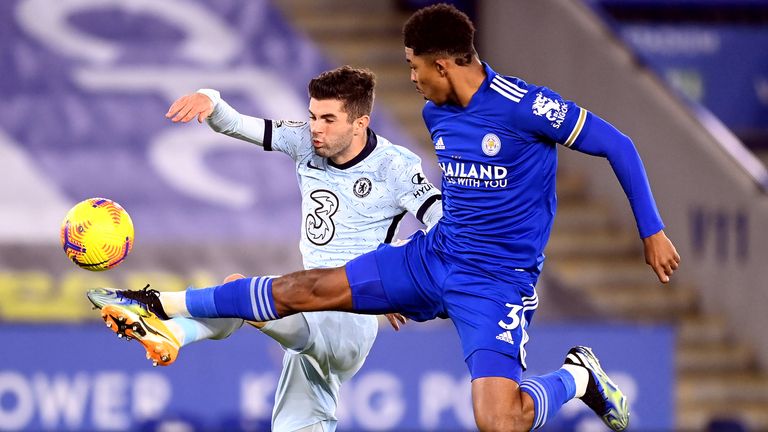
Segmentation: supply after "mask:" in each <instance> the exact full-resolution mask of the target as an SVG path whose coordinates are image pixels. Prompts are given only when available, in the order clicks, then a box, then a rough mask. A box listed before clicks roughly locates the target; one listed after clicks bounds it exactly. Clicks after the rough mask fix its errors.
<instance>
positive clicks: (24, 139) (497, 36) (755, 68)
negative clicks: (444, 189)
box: [0, 0, 768, 431]
mask: <svg viewBox="0 0 768 432" xmlns="http://www.w3.org/2000/svg"><path fill="white" fill-rule="evenodd" d="M428 3H430V2H428V1H418V0H400V1H384V0H377V1H369V2H359V1H354V0H274V1H272V2H270V1H267V0H252V1H236V0H199V1H193V0H164V1H151V0H128V1H118V0H67V1H65V0H57V1H51V0H6V1H3V2H0V47H1V48H0V77H1V78H2V79H0V94H1V95H2V98H3V104H2V105H0V181H1V182H2V188H0V430H184V431H186V430H254V431H255V430H268V427H269V417H270V410H271V400H272V392H273V390H274V386H275V381H276V377H277V374H278V373H279V368H280V365H281V361H280V359H281V352H280V349H279V347H277V345H276V344H274V343H272V342H271V341H270V340H268V339H267V338H265V337H263V336H262V335H259V334H258V333H257V332H256V331H250V330H247V329H246V330H244V331H241V332H239V333H238V334H236V335H235V336H233V337H232V338H230V339H228V340H226V341H223V342H218V341H217V342H205V343H201V344H197V345H193V346H190V347H189V348H188V349H187V348H185V350H184V351H183V352H182V355H181V356H180V359H179V361H178V362H177V363H176V364H174V365H173V366H171V367H169V368H158V369H153V368H151V367H150V364H149V363H148V362H147V361H145V360H144V358H143V354H142V350H141V348H139V346H138V345H136V344H134V343H130V344H119V343H118V340H117V339H116V338H114V336H113V334H112V333H111V332H109V331H107V330H106V329H104V328H103V323H102V322H101V320H100V319H99V318H98V316H97V314H96V313H95V312H94V311H91V310H90V309H89V306H88V304H87V301H86V300H85V297H84V295H83V294H84V291H85V290H86V289H88V288H91V287H95V286H105V285H106V286H120V287H128V288H134V289H136V288H141V287H143V286H144V284H145V283H146V282H150V283H152V285H153V286H154V287H156V288H159V289H164V290H177V289H183V288H184V287H186V286H188V285H194V286H202V285H209V284H211V283H213V282H215V281H217V280H219V279H221V278H222V277H223V276H225V275H226V274H228V273H230V272H235V271H237V272H245V273H253V274H265V273H266V274H274V273H281V272H288V271H291V270H296V269H299V268H300V265H301V264H300V263H301V261H300V258H299V255H298V248H297V245H298V227H299V194H298V191H297V187H296V181H295V174H294V173H293V166H292V163H291V161H290V160H289V159H288V158H285V157H283V156H282V155H279V154H278V155H275V154H267V153H262V152H261V150H260V149H257V148H255V147H254V146H251V145H248V144H246V143H242V142H237V141H235V140H231V139H227V138H224V137H221V136H218V135H216V134H214V133H212V132H211V131H209V130H207V128H206V127H205V126H200V125H185V126H180V125H172V124H171V123H170V122H169V121H167V120H166V119H165V118H164V117H163V114H164V113H165V111H166V109H167V107H168V105H169V104H170V102H171V101H172V100H173V99H175V98H176V97H178V96H180V95H182V94H185V93H188V92H191V91H194V90H196V89H197V88H201V87H211V88H216V89H218V90H220V91H221V92H222V95H223V96H224V97H225V98H226V99H227V100H228V101H229V102H230V103H231V104H232V105H233V106H235V107H236V108H238V109H239V110H240V111H241V112H244V113H248V114H254V115H258V116H262V117H268V118H278V119H303V118H305V113H306V91H305V86H306V83H307V82H308V80H309V79H310V78H311V77H312V76H314V75H316V74H317V73H319V72H321V71H322V70H325V69H327V68H330V67H334V66H337V65H340V64H352V65H355V66H366V67H369V68H371V69H372V70H373V71H374V72H376V73H377V75H378V92H377V93H378V95H377V96H378V97H377V104H376V114H375V116H374V117H375V121H374V129H375V130H377V132H378V133H380V134H382V135H384V136H387V137H389V138H390V139H391V140H392V141H394V142H397V143H400V144H403V145H406V146H408V147H410V148H412V149H418V150H417V151H418V152H419V153H420V154H421V155H422V156H423V158H424V160H425V167H426V168H427V169H428V174H429V175H430V176H431V177H432V179H433V181H437V180H438V175H439V172H438V171H437V170H436V169H435V164H434V157H433V155H432V153H431V148H430V146H431V143H430V142H429V137H428V136H427V133H426V130H425V128H424V126H423V124H422V121H421V115H420V108H421V105H422V101H421V100H420V98H419V97H418V95H417V94H416V92H414V91H413V89H412V86H411V84H410V83H409V81H408V71H407V68H406V66H405V64H404V60H403V54H402V46H401V38H400V29H401V27H402V24H403V23H404V21H405V19H406V18H407V16H408V14H409V13H410V11H411V10H413V9H414V8H417V7H419V6H422V5H424V4H428ZM454 3H455V4H457V6H459V7H462V8H464V10H466V11H467V12H468V13H470V15H472V16H473V18H474V19H475V21H476V23H477V24H478V27H479V29H480V33H479V35H478V48H479V51H480V55H481V58H483V59H484V60H486V61H489V62H490V63H491V64H492V65H493V66H494V67H495V68H496V70H499V71H503V72H504V73H507V74H511V75H516V76H519V77H521V78H523V79H526V80H528V81H530V82H534V83H538V84H545V85H548V86H550V87H552V88H554V89H555V90H557V91H559V92H560V93H561V94H563V95H564V96H566V97H568V98H569V99H573V100H575V101H577V102H578V103H579V104H580V105H582V106H584V107H586V108H588V109H590V110H592V111H594V112H596V113H599V114H601V115H602V116H603V117H605V118H606V119H608V120H609V121H611V122H613V123H614V124H616V125H617V126H618V127H619V128H620V129H621V130H623V131H624V132H625V133H627V134H628V135H630V136H631V137H632V138H633V139H634V141H635V143H636V145H637V147H638V148H639V150H640V153H641V155H642V156H643V158H644V161H645V163H646V168H647V170H648V172H649V175H650V178H651V182H652V186H653V190H654V193H655V195H656V198H657V201H658V203H659V206H660V209H661V212H662V216H663V217H664V219H665V222H666V223H667V229H666V230H667V233H668V235H669V236H670V238H672V239H673V240H674V241H675V243H676V246H677V247H678V250H679V251H680V253H681V255H682V257H683V262H682V267H681V270H680V271H679V272H678V273H676V274H675V278H674V281H673V282H672V283H671V284H670V285H669V286H661V285H660V284H658V283H657V282H656V281H655V277H654V276H653V274H652V273H651V271H650V270H649V269H648V268H647V267H646V266H645V264H644V260H643V257H642V248H641V243H640V242H639V240H638V238H637V234H636V230H635V228H634V224H633V220H632V217H631V214H630V212H629V208H628V206H627V205H626V199H625V197H624V195H623V193H622V191H621V190H620V188H619V186H618V183H617V182H616V180H615V179H614V177H613V174H612V173H611V171H610V168H609V167H608V165H607V164H606V163H605V161H603V160H596V159H592V158H589V157H585V156H582V155H576V154H574V153H573V152H570V151H568V150H563V151H561V172H560V176H559V184H558V187H559V191H558V192H559V200H560V208H559V214H558V217H557V222H556V226H555V229H554V231H553V234H552V238H551V241H550V244H549V247H548V250H547V253H548V256H549V259H548V262H547V269H546V271H545V272H544V275H543V278H542V282H541V284H540V286H539V287H538V292H539V295H540V297H541V299H542V300H541V304H542V306H541V307H540V308H539V311H538V313H537V321H536V323H535V325H534V326H533V332H532V342H531V343H530V344H529V348H530V351H531V352H530V360H529V364H531V365H532V367H533V368H534V369H533V370H532V372H540V371H544V370H547V369H551V368H555V367H557V365H558V364H559V363H560V362H561V360H562V359H561V356H562V355H563V353H565V352H566V350H567V349H568V347H570V346H571V345H573V344H577V343H579V344H591V345H592V346H593V347H594V348H595V349H596V351H597V352H598V354H600V355H601V358H602V359H603V362H604V364H605V365H606V367H607V369H608V370H609V372H611V373H613V374H615V376H616V377H617V381H619V384H620V385H621V386H622V387H623V388H624V389H625V390H626V391H627V393H629V394H630V396H631V402H632V409H633V418H632V425H633V429H634V430H643V431H646V430H649V431H650V430H659V431H661V430H768V375H766V371H768V369H767V368H768V333H766V332H765V329H766V328H768V314H766V313H765V310H766V306H765V305H766V304H768V298H767V297H768V294H767V293H768V290H766V277H765V276H766V271H765V263H766V262H768V230H766V229H765V228H764V225H763V224H764V223H765V221H766V220H768V217H767V216H768V199H767V198H766V190H767V188H768V175H766V170H765V168H764V164H763V162H761V158H762V160H763V161H764V160H767V159H768V157H766V156H765V155H766V154H768V50H766V48H765V47H766V46H768V26H767V24H768V2H765V1H757V0H730V1H726V0H666V1H663V0H621V1H620V0H583V1H582V0H538V1H532V0H515V1H511V0H482V1H477V2H473V1H470V0H467V1H456V2H454ZM95 196H103V197H108V198H111V199H114V200H116V201H118V202H119V203H121V204H122V205H123V206H124V207H125V208H126V209H127V210H128V211H129V212H130V214H131V216H132V218H133V220H134V224H135V226H136V244H135V247H134V250H133V252H132V253H131V255H130V256H129V257H128V259H127V260H126V262H125V263H123V264H122V265H121V266H120V267H118V268H117V269H115V270H112V271H109V272H105V273H89V272H86V271H84V270H80V269H78V268H76V267H75V266H73V265H72V264H71V263H70V262H68V261H67V260H66V258H65V256H64V254H63V253H62V251H61V248H60V247H59V244H58V241H59V240H58V229H59V224H60V222H61V219H62V218H63V217H64V215H65V213H66V211H67V210H68V209H69V208H70V207H71V206H72V205H73V204H75V203H76V202H78V201H80V200H82V199H84V198H88V197H95ZM415 226H416V225H415V222H413V221H411V222H410V224H409V225H408V226H405V227H403V228H402V229H401V236H402V235H404V234H407V233H408V232H409V231H410V230H412V229H413V228H414V227H415ZM408 327H409V328H408V329H407V330H406V331H404V332H401V333H400V334H395V333H394V332H392V331H390V330H388V328H386V327H385V326H384V327H382V329H381V332H380V336H379V340H378V341H377V344H376V345H375V347H374V351H373V352H372V354H371V356H370V358H369V361H368V363H367V364H366V366H365V367H364V368H363V370H362V371H361V372H360V373H359V374H358V376H357V377H356V378H355V379H354V380H353V381H352V382H351V383H348V384H347V385H346V387H344V389H343V392H342V400H341V407H340V412H339V416H340V420H341V422H340V430H398V431H402V430H413V431H416V430H439V431H446V430H471V429H472V428H473V421H472V413H471V407H470V403H469V391H468V390H469V387H468V384H467V382H468V377H467V373H466V371H465V368H464V365H463V362H462V360H461V358H460V350H459V347H458V341H457V339H456V337H455V335H454V331H453V328H452V326H451V325H450V323H448V322H432V323H427V324H410V325H409V326H408ZM548 430H577V431H589V430H602V426H601V424H600V423H599V422H598V421H597V420H596V419H595V418H594V416H592V415H591V414H590V413H588V412H586V411H585V409H584V408H583V407H582V406H581V405H580V404H578V403H570V404H568V405H567V406H566V408H565V409H564V410H563V411H562V412H561V413H560V415H559V416H558V417H557V419H556V421H555V422H553V423H551V424H549V425H548Z"/></svg>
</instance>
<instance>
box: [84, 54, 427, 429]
mask: <svg viewBox="0 0 768 432" xmlns="http://www.w3.org/2000/svg"><path fill="white" fill-rule="evenodd" d="M374 80H375V79H374V76H373V74H371V73H370V72H369V71H367V70H360V69H352V68H350V67H342V68H339V69H336V70H333V71H329V72H325V73H323V74H321V75H319V76H318V77H316V78H314V79H313V80H312V81H311V82H310V83H309V95H310V98H311V99H310V104H309V114H310V121H309V122H294V121H271V120H264V119H260V118H255V117H249V116H245V115H242V114H240V113H238V112H237V111H236V110H235V109H234V108H232V107H231V106H229V104H227V103H226V102H225V101H224V100H223V99H221V97H220V95H219V93H218V92H217V91H215V90H210V89H203V90H199V91H198V92H197V93H195V94H192V95H187V96H184V97H181V98H179V99H178V100H177V101H176V102H175V103H174V104H173V105H172V106H171V108H170V109H169V111H168V114H167V116H168V117H172V118H173V121H182V122H188V121H190V120H191V119H193V118H198V120H199V121H202V120H203V119H206V121H207V123H208V124H209V126H210V127H211V128H212V129H213V130H215V131H217V132H221V133H224V134H227V135H229V136H232V137H235V138H238V139H241V140H244V141H248V142H251V143H254V144H257V145H260V146H263V148H264V149H265V150H268V151H270V150H271V151H280V152H282V153H285V154H287V155H289V156H290V157H291V158H292V159H293V160H294V161H295V163H296V171H297V177H298V180H299V184H300V187H301V193H302V226H301V231H302V235H301V241H300V249H301V253H302V257H303V260H304V267H305V268H306V269H316V268H328V267H336V266H340V265H344V263H346V262H347V261H349V260H351V259H352V258H355V257H357V256H358V255H362V254H363V253H365V252H368V251H371V250H373V249H375V248H376V246H378V245H379V244H380V243H382V242H384V243H389V242H390V241H392V240H393V239H394V238H395V235H396V234H397V228H398V225H399V223H400V221H401V219H402V217H403V216H404V215H405V214H406V212H411V213H412V214H413V215H414V216H416V217H417V218H418V219H419V220H420V221H422V222H424V223H425V225H427V227H431V226H432V225H434V224H435V223H436V222H437V220H439V219H440V217H441V215H442V209H441V206H440V205H439V200H440V197H441V195H440V192H439V190H438V189H436V188H434V187H433V186H432V185H431V184H430V183H429V182H428V181H427V179H426V177H425V176H424V174H423V172H422V168H421V161H420V159H419V157H418V156H416V155H415V154H413V153H412V152H411V151H409V150H407V149H405V148H403V147H400V146H396V145H393V144H391V143H390V142H389V141H387V140H386V139H384V138H382V137H380V136H378V135H376V134H375V133H374V132H373V131H372V130H371V129H370V128H368V123H369V120H370V117H369V116H370V113H371V109H372V105H373V98H374V85H375V81H374ZM239 277H241V276H240V275H232V276H230V277H228V278H227V279H226V281H231V280H237V279H238V278H239ZM89 298H90V299H91V301H92V302H93V303H94V304H95V305H97V306H100V307H101V306H105V307H104V308H103V309H102V313H103V316H104V317H105V319H107V320H108V322H109V323H111V325H112V326H113V330H115V331H117V332H118V334H119V335H121V336H125V337H128V338H135V339H137V340H138V341H139V342H141V343H142V344H143V345H144V346H145V348H147V356H148V358H152V359H154V361H155V362H156V364H161V365H168V364H170V363H172V362H173V361H175V360H176V358H177V356H178V348H179V347H180V346H184V345H187V344H189V343H192V342H195V341H198V340H203V339H221V338H224V337H226V336H228V335H229V334H230V333H232V332H233V331H234V330H236V329H237V328H239V327H240V326H241V325H242V323H243V320H242V319H233V318H222V319H190V318H180V317H177V318H173V319H171V320H167V321H161V320H159V319H157V318H156V317H153V316H152V315H151V314H145V313H143V311H142V310H140V309H138V310H137V308H136V307H135V306H136V305H135V304H134V307H130V302H129V301H126V299H121V298H119V297H115V292H114V291H112V290H94V291H92V292H91V293H90V294H89ZM108 305H109V306H108ZM144 315H147V316H144ZM387 318H388V319H389V321H390V323H391V324H392V325H393V326H394V327H395V329H398V327H399V324H400V323H401V322H404V319H403V318H402V316H399V315H397V314H395V315H392V314H390V315H388V316H387ZM398 319H400V320H401V321H398ZM252 324H253V325H254V326H256V327H258V328H259V329H260V330H261V331H262V332H263V333H265V334H267V335H269V336H270V337H272V338H273V339H275V340H276V341H278V342H279V343H280V344H281V345H282V346H283V347H284V348H285V349H286V353H285V355H284V358H283V368H282V371H281V375H280V379H279V382H278V385H277V390H276V395H275V406H274V410H273V418H272V428H273V430H275V431H299V430H300V431H313V432H314V431H324V432H325V431H332V430H335V427H336V417H335V412H336V405H337V401H338V393H339V387H340V385H341V383H342V382H344V381H346V380H348V379H349V378H351V377H352V376H353V375H354V374H355V373H356V372H357V371H358V370H359V369H360V367H362V365H363V362H364V361H365V358H366V356H367V354H368V352H369V350H370V349H371V346H372V345H373V342H374V339H375V338H376V333H377V329H378V320H377V319H376V317H375V316H372V315H358V314H351V313H347V312H310V313H303V314H296V315H292V316H289V317H286V318H283V319H280V320H276V321H270V322H252ZM134 326H136V328H133V327H134Z"/></svg>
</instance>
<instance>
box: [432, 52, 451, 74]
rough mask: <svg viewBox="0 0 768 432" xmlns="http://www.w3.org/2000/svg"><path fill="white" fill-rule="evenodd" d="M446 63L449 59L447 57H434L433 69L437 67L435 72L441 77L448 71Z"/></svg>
mask: <svg viewBox="0 0 768 432" xmlns="http://www.w3.org/2000/svg"><path fill="white" fill-rule="evenodd" d="M448 64H449V61H448V59H447V58H444V57H441V58H437V59H435V69H437V73H438V74H440V76H441V77H445V75H446V74H447V73H448Z"/></svg>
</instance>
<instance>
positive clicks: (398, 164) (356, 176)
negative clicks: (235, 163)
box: [263, 121, 440, 268]
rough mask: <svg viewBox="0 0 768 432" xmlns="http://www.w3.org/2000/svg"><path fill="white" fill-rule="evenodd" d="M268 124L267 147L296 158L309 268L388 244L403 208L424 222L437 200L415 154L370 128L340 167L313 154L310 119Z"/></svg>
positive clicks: (303, 248) (303, 246)
mask: <svg viewBox="0 0 768 432" xmlns="http://www.w3.org/2000/svg"><path fill="white" fill-rule="evenodd" d="M270 123H271V124H270ZM266 129H267V130H270V129H271V132H272V133H271V136H266V135H270V134H269V133H267V134H266V135H265V139H264V144H263V145H264V149H265V150H275V151H281V152H283V153H286V154H288V155H289V156H291V157H292V158H293V160H294V161H296V172H297V174H298V180H299V186H300V188H301V196H302V215H301V218H302V222H301V242H300V249H301V254H302V257H303V258H304V267H305V268H318V267H337V266H341V265H344V264H345V263H346V262H347V261H349V260H351V259H352V258H355V257H357V256H360V255H362V254H364V253H366V252H370V251H372V250H374V249H376V247H378V245H379V244H381V243H389V242H391V241H392V240H393V239H395V236H396V235H397V229H398V226H399V224H400V221H401V220H402V218H403V216H405V213H407V212H411V213H412V214H413V215H415V216H416V217H417V218H418V219H419V220H421V218H422V216H423V214H424V212H425V211H426V210H427V209H428V208H429V207H430V206H431V205H432V204H434V203H435V201H436V200H438V199H439V197H440V191H439V190H438V189H437V188H435V187H434V186H433V185H432V184H431V183H429V181H427V179H426V177H425V176H424V173H423V171H422V168H421V159H420V158H419V157H418V156H416V155H415V154H414V153H413V152H411V151H410V150H408V149H406V148H404V147H401V146H397V145H394V144H392V143H390V142H389V141H387V140H386V139H385V138H382V137H380V136H378V135H376V134H374V133H373V132H372V131H371V130H370V129H369V130H368V141H367V144H366V146H365V148H364V150H363V151H362V153H361V154H360V155H358V156H357V157H356V158H355V159H353V160H351V161H349V162H347V163H345V164H344V165H343V166H339V165H335V164H333V163H332V162H331V161H330V160H328V159H326V158H323V157H320V156H317V155H315V152H314V149H313V146H312V135H311V133H310V130H309V124H308V123H306V122H284V121H275V122H270V121H267V124H266ZM438 204H439V203H438Z"/></svg>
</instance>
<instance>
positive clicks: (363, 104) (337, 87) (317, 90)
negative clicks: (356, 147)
mask: <svg viewBox="0 0 768 432" xmlns="http://www.w3.org/2000/svg"><path fill="white" fill-rule="evenodd" d="M374 87H376V75H374V74H373V72H371V71H370V70H368V69H356V68H353V67H351V66H342V67H340V68H336V69H334V70H330V71H327V72H323V73H321V74H320V75H318V76H316V77H314V78H312V80H311V81H310V82H309V97H311V98H313V99H317V100H326V99H338V100H340V101H342V103H343V104H342V110H343V111H344V112H345V113H347V114H348V115H349V122H350V123H351V122H352V121H353V120H355V119H357V118H360V117H362V116H364V115H371V111H372V110H373V99H374Z"/></svg>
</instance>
